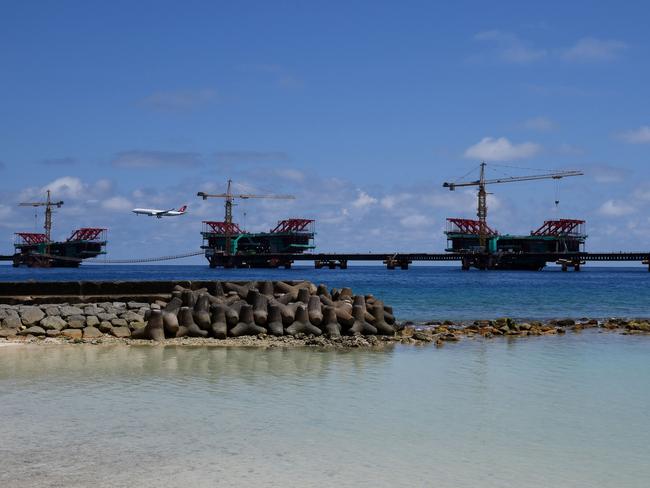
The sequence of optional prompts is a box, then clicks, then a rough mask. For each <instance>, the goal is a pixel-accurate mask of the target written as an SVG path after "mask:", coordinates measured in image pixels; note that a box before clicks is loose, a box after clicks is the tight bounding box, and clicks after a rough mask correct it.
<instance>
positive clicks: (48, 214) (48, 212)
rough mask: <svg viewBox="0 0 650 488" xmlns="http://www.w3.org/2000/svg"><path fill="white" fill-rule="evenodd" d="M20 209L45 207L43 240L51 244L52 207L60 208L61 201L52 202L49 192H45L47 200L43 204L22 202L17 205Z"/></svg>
mask: <svg viewBox="0 0 650 488" xmlns="http://www.w3.org/2000/svg"><path fill="white" fill-rule="evenodd" d="M18 205H19V206H20V207H45V224H44V225H43V228H44V229H45V238H46V240H47V242H48V243H49V242H51V240H52V239H51V234H52V207H56V208H61V205H63V201H62V200H60V201H58V202H53V201H52V200H51V198H50V190H47V199H46V200H45V201H44V202H23V203H19V204H18Z"/></svg>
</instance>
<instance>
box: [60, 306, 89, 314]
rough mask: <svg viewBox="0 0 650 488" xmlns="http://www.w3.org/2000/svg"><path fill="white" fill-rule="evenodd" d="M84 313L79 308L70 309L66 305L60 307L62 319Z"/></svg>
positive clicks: (70, 307)
mask: <svg viewBox="0 0 650 488" xmlns="http://www.w3.org/2000/svg"><path fill="white" fill-rule="evenodd" d="M83 313H84V311H83V310H81V309H80V308H79V307H72V306H70V305H66V306H64V307H61V315H63V316H64V317H69V316H70V315H83Z"/></svg>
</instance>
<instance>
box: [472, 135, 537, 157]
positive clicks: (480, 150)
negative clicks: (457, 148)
mask: <svg viewBox="0 0 650 488" xmlns="http://www.w3.org/2000/svg"><path fill="white" fill-rule="evenodd" d="M540 149H541V147H540V146H539V144H535V143H533V142H522V143H521V144H513V143H511V142H510V141H509V140H508V139H506V138H505V137H499V138H498V139H495V138H494V137H484V138H483V139H481V140H480V141H479V142H478V143H476V144H474V145H473V146H470V147H468V148H467V150H466V151H465V157H466V158H470V159H480V160H483V161H508V160H513V159H525V158H529V157H531V156H534V155H535V154H537V153H538V152H539V151H540Z"/></svg>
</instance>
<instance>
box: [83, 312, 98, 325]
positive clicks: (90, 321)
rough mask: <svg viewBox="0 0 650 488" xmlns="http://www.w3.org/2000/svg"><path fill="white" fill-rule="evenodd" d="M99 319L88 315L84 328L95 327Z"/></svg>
mask: <svg viewBox="0 0 650 488" xmlns="http://www.w3.org/2000/svg"><path fill="white" fill-rule="evenodd" d="M98 325H99V319H98V318H97V317H96V316H95V315H88V316H87V317H86V327H97V326H98Z"/></svg>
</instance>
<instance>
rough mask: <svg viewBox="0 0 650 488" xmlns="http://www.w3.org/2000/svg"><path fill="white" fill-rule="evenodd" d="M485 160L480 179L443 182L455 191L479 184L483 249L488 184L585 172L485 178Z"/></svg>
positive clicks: (483, 246)
mask: <svg viewBox="0 0 650 488" xmlns="http://www.w3.org/2000/svg"><path fill="white" fill-rule="evenodd" d="M485 166H486V163H485V161H481V173H480V177H479V179H478V180H474V181H466V182H460V183H447V182H445V183H443V184H442V186H443V187H444V188H449V189H450V190H451V191H454V190H455V189H456V188H461V187H465V186H478V206H477V212H476V215H477V216H478V220H479V245H480V246H481V249H482V250H485V249H486V243H487V228H488V227H487V191H486V190H485V186H486V185H493V184H496V183H514V182H517V181H532V180H547V179H553V180H559V179H561V178H566V177H568V176H581V175H583V174H584V173H583V172H581V171H559V172H555V173H544V174H538V175H528V176H507V177H504V178H495V179H490V180H487V179H485Z"/></svg>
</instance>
